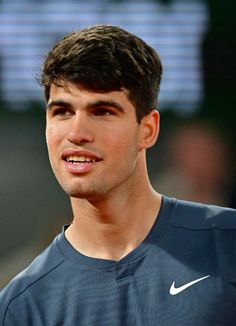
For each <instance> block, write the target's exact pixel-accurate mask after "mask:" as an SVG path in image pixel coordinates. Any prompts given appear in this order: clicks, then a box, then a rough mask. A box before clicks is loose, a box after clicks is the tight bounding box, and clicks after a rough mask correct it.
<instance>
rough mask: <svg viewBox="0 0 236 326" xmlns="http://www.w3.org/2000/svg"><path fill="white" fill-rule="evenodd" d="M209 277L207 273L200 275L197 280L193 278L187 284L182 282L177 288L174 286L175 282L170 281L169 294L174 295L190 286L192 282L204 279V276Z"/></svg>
mask: <svg viewBox="0 0 236 326" xmlns="http://www.w3.org/2000/svg"><path fill="white" fill-rule="evenodd" d="M208 277H210V275H207V276H204V277H201V278H198V279H197V280H194V281H192V282H189V283H187V284H184V285H182V286H180V287H178V288H176V287H175V282H173V283H172V285H171V287H170V294H171V295H176V294H178V293H180V292H182V291H184V290H185V289H187V288H189V287H190V286H192V285H193V284H196V283H198V282H200V281H202V280H205V279H206V278H208Z"/></svg>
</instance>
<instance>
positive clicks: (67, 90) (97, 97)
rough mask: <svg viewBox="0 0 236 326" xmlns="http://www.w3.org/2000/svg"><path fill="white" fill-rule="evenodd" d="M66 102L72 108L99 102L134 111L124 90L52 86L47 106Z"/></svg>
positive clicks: (63, 83)
mask: <svg viewBox="0 0 236 326" xmlns="http://www.w3.org/2000/svg"><path fill="white" fill-rule="evenodd" d="M58 100H60V101H66V102H69V103H70V104H71V105H72V106H76V105H78V104H79V105H80V106H83V105H85V106H88V105H89V103H94V102H101V103H107V104H109V103H110V104H112V103H113V104H114V106H116V104H117V106H121V107H123V108H124V109H132V110H134V111H135V108H134V106H133V104H132V103H131V101H130V99H129V91H128V90H127V89H125V88H123V89H121V90H119V91H111V92H97V91H92V90H89V89H87V88H85V87H83V86H81V85H78V84H75V83H71V82H66V81H65V82H62V83H60V85H55V84H52V86H51V89H50V96H49V100H48V105H49V106H50V104H51V103H52V102H55V101H58Z"/></svg>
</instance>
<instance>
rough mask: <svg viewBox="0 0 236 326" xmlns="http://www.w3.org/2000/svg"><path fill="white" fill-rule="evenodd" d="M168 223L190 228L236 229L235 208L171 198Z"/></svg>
mask: <svg viewBox="0 0 236 326" xmlns="http://www.w3.org/2000/svg"><path fill="white" fill-rule="evenodd" d="M171 201H172V210H171V214H170V220H169V221H170V224H171V225H173V226H177V227H184V228H190V229H213V228H215V229H221V230H230V229H232V230H236V210H235V209H231V208H227V207H220V206H215V205H206V204H201V203H195V202H189V201H184V200H177V199H171Z"/></svg>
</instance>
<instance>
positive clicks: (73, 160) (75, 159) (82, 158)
mask: <svg viewBox="0 0 236 326" xmlns="http://www.w3.org/2000/svg"><path fill="white" fill-rule="evenodd" d="M64 161H66V162H68V163H72V164H78V163H96V162H98V161H100V160H99V159H97V158H95V157H94V158H91V157H87V156H82V155H80V156H77V155H75V156H68V157H66V158H64Z"/></svg>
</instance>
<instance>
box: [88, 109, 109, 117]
mask: <svg viewBox="0 0 236 326" xmlns="http://www.w3.org/2000/svg"><path fill="white" fill-rule="evenodd" d="M93 114H94V115H95V116H109V115H114V112H113V111H112V110H111V109H107V108H96V109H95V110H93Z"/></svg>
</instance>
